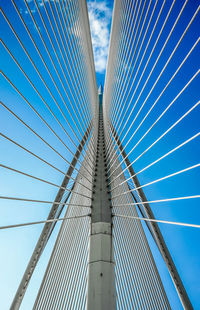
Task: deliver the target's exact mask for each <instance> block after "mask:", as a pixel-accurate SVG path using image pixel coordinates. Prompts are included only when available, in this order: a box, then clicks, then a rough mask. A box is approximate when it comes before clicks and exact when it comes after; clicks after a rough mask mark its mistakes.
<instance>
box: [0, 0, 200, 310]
mask: <svg viewBox="0 0 200 310" xmlns="http://www.w3.org/2000/svg"><path fill="white" fill-rule="evenodd" d="M16 3H17V5H18V8H19V10H20V13H21V14H22V16H23V18H24V19H25V21H26V23H27V25H28V27H29V29H30V30H31V33H32V34H33V37H34V39H35V40H38V42H40V43H39V46H40V48H41V52H42V55H43V56H44V58H45V60H46V62H47V65H48V67H49V68H50V70H51V71H52V70H53V66H52V63H51V61H50V59H49V58H48V55H47V52H46V51H45V48H44V46H43V45H42V42H41V40H40V38H39V36H38V34H37V31H36V29H35V26H34V25H33V23H32V20H31V18H30V16H29V13H28V11H27V8H26V6H25V4H24V2H23V1H22V0H19V1H16ZM38 3H39V7H40V9H41V10H44V7H43V5H42V2H41V1H39V2H38ZM169 3H171V2H170V1H169V2H167V7H169ZM28 4H29V6H30V9H31V12H32V13H33V16H35V18H36V22H38V23H39V21H40V18H39V15H38V14H37V12H36V9H35V7H34V4H33V1H32V0H29V1H28ZM180 6H181V3H180V2H178V1H177V4H176V7H175V9H174V16H175V15H176V14H177V12H179V10H180ZM196 6H197V4H196V3H195V2H194V1H189V4H188V7H187V9H186V10H185V11H184V15H183V19H182V20H181V22H180V24H178V27H177V32H176V33H175V35H174V37H173V40H174V42H176V40H177V38H178V37H179V36H180V33H181V29H182V28H183V27H184V26H185V25H186V23H187V21H188V19H189V18H190V16H191V14H192V12H193V11H194V8H195V7H196ZM2 8H3V10H4V11H5V13H6V15H7V16H8V18H9V19H10V20H11V21H12V24H13V26H14V27H15V29H16V30H17V33H20V34H21V36H20V38H21V40H22V41H23V43H24V44H25V46H26V47H27V50H28V51H29V53H30V55H31V57H32V58H33V59H34V61H35V62H36V64H37V66H38V67H39V68H40V70H41V72H42V75H43V76H44V79H45V80H46V81H47V83H48V85H49V87H50V88H51V89H53V94H54V95H55V97H56V98H59V100H60V102H61V106H62V108H63V109H65V106H64V102H63V101H62V100H61V99H60V97H59V96H58V95H57V93H56V89H55V87H54V85H53V83H52V81H51V79H50V78H49V75H48V72H47V70H46V69H45V67H44V64H43V63H42V61H41V60H39V58H38V55H37V52H36V50H35V48H34V46H33V44H32V42H31V41H30V39H29V38H28V35H27V33H26V31H25V29H24V27H23V25H22V23H21V21H20V20H19V18H18V17H17V14H16V12H15V10H14V8H13V6H12V3H11V1H7V0H2ZM112 8H113V1H88V13H89V18H90V27H91V34H92V43H93V50H94V60H95V69H96V78H97V85H99V84H104V80H105V70H106V63H107V55H108V48H109V36H110V29H111V18H112ZM0 18H1V25H2V27H1V30H0V31H1V37H2V40H3V41H4V42H5V43H6V45H7V46H8V48H9V49H10V50H11V51H12V52H13V53H14V56H15V57H16V59H17V60H18V62H19V63H22V64H23V68H24V70H25V72H26V73H27V74H28V75H29V76H30V77H31V80H32V81H33V83H34V84H35V85H36V86H37V88H38V90H39V91H40V92H41V94H42V96H43V97H44V98H45V100H46V101H47V102H48V103H49V105H50V107H51V108H52V109H53V112H54V113H55V115H56V116H57V117H58V119H59V120H60V121H61V123H62V124H63V123H64V120H63V118H62V116H61V115H60V112H59V111H58V109H57V108H56V107H55V102H54V101H53V100H52V98H51V97H50V95H49V93H48V92H47V90H46V89H45V87H44V85H43V84H42V83H41V81H40V79H39V78H38V76H37V75H36V74H35V71H34V68H33V67H32V66H31V65H30V62H29V60H28V59H27V57H26V55H25V53H24V52H23V51H22V49H21V47H20V44H19V43H18V42H17V40H16V38H14V35H13V34H12V31H11V30H10V28H9V27H8V25H7V23H6V22H5V20H4V18H3V17H2V15H1V16H0ZM45 21H46V23H47V24H48V19H47V17H45ZM172 21H173V17H172V18H171V21H170V22H172ZM198 27H199V25H198V23H197V22H195V23H194V25H193V28H192V30H191V33H190V35H188V37H186V40H185V41H184V42H183V45H182V46H181V47H180V50H179V52H178V53H177V54H176V57H175V58H174V59H173V62H172V63H171V64H170V67H169V69H168V71H167V74H165V75H164V77H163V80H162V83H161V84H160V86H159V87H160V88H161V87H163V86H162V85H164V84H163V83H165V81H167V78H168V75H169V74H170V72H172V70H173V68H174V67H176V66H177V65H178V63H179V61H180V59H181V57H182V56H181V55H182V54H184V53H185V51H188V47H189V48H190V47H191V45H192V43H193V42H194V40H195V38H196V37H197V35H198ZM169 28H170V24H169V25H168V26H167V29H169ZM40 29H41V31H42V33H43V34H44V38H45V40H46V41H47V42H48V47H50V42H49V41H48V36H47V35H46V34H45V29H44V28H43V27H42V25H40ZM73 30H74V31H75V30H76V29H73ZM192 31H193V32H192ZM166 33H167V31H166ZM166 33H165V34H164V37H166ZM192 33H193V34H192ZM50 34H51V37H52V40H53V43H54V45H55V46H57V45H56V44H57V43H56V40H55V38H54V36H53V33H52V31H51V33H50ZM77 38H78V34H77ZM173 40H172V45H171V47H170V48H172V47H173ZM59 42H60V39H59ZM159 44H161V43H159ZM169 50H170V49H169ZM62 51H63V53H64V49H62ZM60 53H61V51H59V55H60ZM157 54H158V52H156V54H155V55H154V58H153V60H152V63H153V61H155V59H156V55H157ZM52 57H53V60H54V62H55V64H56V66H57V67H59V66H58V62H57V60H56V56H55V54H54V53H52ZM69 57H70V55H69ZM165 57H167V52H166V54H165V55H164V56H163V60H162V61H161V63H160V65H159V68H160V67H162V64H163V62H164V60H165ZM0 62H1V68H2V70H3V72H5V74H6V75H8V77H9V78H10V80H11V81H13V82H14V84H15V85H16V87H17V88H19V89H20V91H22V92H23V95H24V96H25V97H26V98H27V99H28V100H29V101H30V102H31V103H32V104H33V106H34V107H35V108H36V109H37V110H38V111H39V112H40V113H41V115H42V116H43V117H44V118H45V120H46V121H47V122H48V123H49V124H51V126H52V128H54V129H55V130H56V132H58V134H59V135H60V137H61V138H62V139H64V140H65V141H66V144H67V146H68V147H69V148H70V149H71V151H72V152H74V151H75V149H76V148H75V145H77V144H78V140H77V139H76V136H75V134H74V133H73V132H71V131H70V128H69V125H67V124H65V126H66V129H67V131H69V132H70V134H71V136H72V139H73V141H74V142H75V145H73V143H72V141H70V139H69V138H68V137H67V136H66V135H65V133H64V132H63V130H62V129H61V128H60V126H58V124H57V122H56V121H55V119H54V117H52V115H51V114H50V113H49V112H48V109H47V108H46V107H45V106H44V104H43V103H42V101H41V99H40V98H38V96H37V94H36V93H35V91H34V90H33V89H32V87H31V86H30V84H29V83H28V82H27V80H26V79H25V77H24V76H23V74H22V73H20V70H19V69H18V68H17V66H16V65H15V64H14V62H13V60H12V59H11V57H10V56H9V55H8V53H7V52H6V50H5V48H4V47H3V46H1V59H0ZM198 63H199V48H198V49H197V50H195V52H194V53H193V55H192V57H191V58H190V60H189V62H188V63H187V64H186V66H185V67H184V72H183V74H180V75H179V76H178V79H177V80H176V82H175V83H174V84H173V87H172V88H170V89H169V91H168V93H167V94H166V95H165V100H163V101H162V103H163V105H162V106H158V108H157V109H156V110H155V112H154V113H153V117H152V121H153V120H154V119H155V118H156V117H157V116H158V115H159V114H160V112H161V111H162V109H163V107H165V106H166V105H167V102H168V101H169V100H168V98H170V99H171V98H173V96H174V95H175V94H176V92H177V90H179V89H181V87H182V85H184V83H185V82H186V81H187V80H188V77H191V76H192V74H193V73H194V71H195V70H196V68H197V64H198ZM62 64H63V65H64V61H63V60H62ZM159 68H158V70H159ZM68 69H69V70H71V69H70V67H69V68H68ZM59 70H60V69H59ZM157 72H158V71H156V73H157ZM59 73H60V74H61V76H62V78H63V80H64V76H63V75H62V72H61V70H60V71H59ZM156 73H155V76H156ZM147 74H148V72H147ZM53 77H54V79H55V81H56V83H57V84H58V85H59V86H60V88H61V89H62V85H61V82H60V80H59V79H58V77H57V75H56V74H54V75H53ZM72 80H73V79H72ZM68 82H69V85H72V82H71V81H68ZM0 85H1V100H2V102H3V103H4V104H5V105H6V106H8V107H9V108H10V109H12V110H13V111H14V112H15V113H16V114H17V115H18V116H19V117H21V118H22V119H23V120H25V121H26V122H27V123H28V124H29V125H30V126H31V127H33V128H36V129H37V130H38V132H39V134H40V135H42V136H43V137H44V138H45V139H47V141H49V142H50V143H51V144H52V145H53V146H54V147H55V148H56V149H57V150H58V151H59V152H60V153H61V154H62V155H63V156H65V158H66V159H67V160H69V161H71V159H72V154H70V152H69V151H67V150H66V148H65V147H64V145H63V144H62V143H61V142H59V141H58V140H57V139H56V137H55V136H54V134H53V133H50V132H49V130H48V128H46V126H45V125H44V123H43V122H42V121H41V120H39V119H38V117H37V116H36V115H35V113H33V111H32V110H31V109H30V107H28V106H27V103H26V102H24V101H23V100H22V98H21V97H20V95H19V94H17V93H16V91H15V90H14V89H13V88H12V87H11V85H10V84H9V83H8V82H7V81H6V80H5V79H4V78H3V77H2V76H1V77H0ZM198 85H199V79H197V80H195V82H194V83H193V84H192V86H191V88H190V89H188V90H187V91H186V92H185V93H184V96H183V97H181V98H180V99H179V101H178V103H179V105H178V104H177V105H176V106H175V107H174V108H173V109H172V110H171V111H170V113H169V114H167V115H166V117H165V118H164V119H163V120H162V122H161V124H160V125H159V126H158V127H156V128H155V129H154V130H153V131H152V133H151V134H150V135H149V136H148V138H147V139H146V140H145V141H144V143H143V144H142V145H141V146H140V147H138V148H137V149H136V151H135V153H134V154H132V155H131V156H130V160H133V159H134V158H135V157H136V156H137V155H139V154H140V153H141V151H143V150H144V149H145V147H147V146H148V145H149V144H150V143H151V142H152V141H153V139H154V136H155V135H156V137H157V136H159V135H160V134H162V132H163V131H164V130H165V129H167V128H168V127H169V126H170V124H172V123H173V122H174V121H176V119H177V118H178V117H179V116H181V115H182V114H183V112H184V111H186V110H187V109H188V108H189V107H191V105H192V104H193V103H194V101H195V100H198V99H199V86H198ZM65 87H66V89H67V90H68V89H69V86H68V85H67V84H66V83H65ZM159 87H158V89H157V90H156V94H158V93H159ZM149 88H150V86H148V89H149ZM77 89H78V87H75V88H74V91H73V93H72V94H71V93H70V92H69V91H68V94H69V98H70V99H71V100H72V96H73V95H74V96H76V93H77V91H78V90H77ZM148 89H147V90H148ZM61 94H62V95H63V98H64V99H65V100H68V99H67V97H66V95H65V94H64V91H63V90H62V92H61ZM191 94H192V95H191ZM151 102H152V100H151V101H150V103H151ZM150 103H149V104H150ZM182 103H183V104H182ZM183 106H184V108H183ZM69 109H70V112H71V113H72V115H73V117H74V119H75V120H76V123H77V127H76V128H74V131H75V133H76V135H77V136H78V137H80V134H79V131H80V132H81V133H82V132H83V129H84V128H82V127H83V126H84V125H83V122H82V120H81V114H82V112H81V111H79V113H78V117H76V115H74V112H73V109H72V108H69ZM83 109H84V107H83ZM145 111H146V110H145ZM86 112H87V111H86ZM199 117H200V113H199V108H198V109H196V110H195V111H194V112H193V113H192V114H191V116H190V117H189V118H188V119H187V120H186V121H185V122H184V123H183V124H182V123H181V124H180V126H178V128H177V129H176V132H172V133H170V135H169V137H167V140H164V141H162V142H161V143H160V144H158V145H157V146H155V148H154V149H153V151H151V152H149V153H148V154H146V155H145V156H144V158H143V159H142V160H139V161H138V162H137V163H136V164H135V166H134V168H135V170H136V171H139V170H140V169H142V168H143V167H144V166H146V165H147V164H148V163H150V162H151V161H153V160H155V159H156V158H158V157H159V156H161V155H162V154H164V153H165V152H167V151H168V150H169V149H170V148H173V147H175V146H176V145H177V144H178V143H179V142H180V141H182V140H184V139H186V138H187V137H188V138H189V137H190V136H191V135H192V134H194V133H195V132H197V131H198V130H199ZM140 120H141V119H140V118H139V119H138V123H139V121H140ZM70 121H72V120H71V118H70ZM130 121H131V120H130ZM150 124H151V121H149V120H147V123H146V124H145V126H144V128H142V131H141V132H140V133H139V135H138V136H137V138H138V139H139V138H140V136H141V135H142V133H144V132H145V129H147V128H148V126H149V125H150ZM136 125H137V124H136ZM0 131H1V132H3V133H4V134H7V135H8V136H9V137H11V138H12V139H14V140H16V141H18V142H19V143H21V144H22V145H25V146H27V148H30V149H31V150H32V151H33V152H35V153H38V154H40V156H41V157H44V158H46V159H47V160H49V161H50V162H52V163H53V164H56V166H57V167H58V168H59V169H60V170H62V171H65V170H66V162H65V161H63V160H62V159H61V158H60V157H59V156H58V155H57V154H55V153H54V152H53V151H52V150H50V149H49V148H48V147H47V146H46V145H44V144H43V143H42V142H41V141H39V140H38V138H37V137H35V136H34V135H33V134H30V132H29V130H28V129H26V128H25V127H24V126H22V124H21V123H20V122H19V121H18V120H16V118H15V117H14V116H12V115H11V114H10V113H9V111H8V110H6V109H5V108H4V107H3V106H2V105H1V106H0ZM128 138H129V136H128V137H127V139H126V140H125V142H126V141H127V140H128ZM166 141H167V143H165V142H166ZM0 143H1V151H0V163H2V164H4V165H6V166H10V167H13V168H15V169H18V170H22V171H25V172H27V173H30V174H34V175H37V176H38V177H40V178H44V179H47V180H49V181H51V182H53V183H56V184H58V185H59V184H61V182H62V179H63V175H62V174H60V173H58V172H57V171H55V169H52V168H50V167H48V166H45V165H44V164H43V163H42V162H39V161H38V160H37V159H35V158H33V157H31V156H30V155H29V154H26V153H24V151H22V150H20V149H19V148H18V147H16V146H14V145H12V144H11V143H10V142H9V141H6V140H5V139H3V138H0ZM128 150H129V149H128ZM199 155H200V149H199V139H198V140H197V141H196V140H195V141H193V142H192V143H191V144H190V145H188V146H187V147H186V148H185V149H184V150H180V151H178V152H177V153H176V154H175V156H174V157H173V158H170V157H169V158H168V159H166V160H165V161H164V162H163V164H161V165H158V166H155V167H152V168H151V169H150V170H149V171H146V172H145V173H142V174H141V175H140V181H141V183H142V184H145V183H148V182H150V181H152V180H155V179H157V178H159V177H162V176H163V175H166V174H169V173H172V172H174V171H177V170H180V169H183V168H185V167H187V166H189V165H191V164H195V163H198V162H199V157H200V156H199ZM79 166H80V165H78V167H79ZM0 174H1V178H0V188H1V195H5V196H18V197H27V198H30V197H31V198H34V199H44V200H52V201H53V200H54V197H55V195H56V193H57V188H56V187H49V185H47V184H44V183H40V182H38V181H34V180H32V179H29V178H27V177H25V176H21V175H19V174H15V173H12V172H10V171H9V170H6V169H3V168H0ZM75 175H76V173H75ZM199 176H200V174H199V169H197V170H193V171H192V172H190V173H186V174H185V175H184V177H182V176H179V177H176V178H174V179H170V180H166V181H164V182H161V183H159V185H157V184H155V185H153V186H149V187H146V190H145V193H146V195H147V197H148V199H149V200H152V199H155V197H156V198H157V199H159V198H161V199H162V198H167V197H175V196H185V195H192V194H194V195H195V194H198V193H199ZM178 181H179V182H178ZM177 183H178V184H179V186H178V187H177ZM0 208H1V220H0V225H7V224H13V223H23V222H29V221H34V220H35V221H37V220H41V219H46V217H47V216H48V213H49V210H50V206H49V205H42V204H37V206H36V205H35V204H33V203H28V204H27V203H25V202H17V201H7V200H0ZM152 208H153V211H154V213H155V215H156V217H158V218H160V219H168V220H173V221H182V222H190V223H196V224H199V214H200V213H199V202H198V201H196V200H195V201H185V202H176V203H173V202H171V203H165V204H164V206H163V207H157V206H155V205H152ZM59 227H60V223H59V224H57V225H56V229H55V232H54V233H53V235H52V238H51V240H50V242H49V244H48V246H47V248H46V250H45V252H44V253H43V256H42V257H41V262H40V264H39V266H38V268H36V271H35V274H34V275H33V279H32V282H31V285H30V287H29V288H28V290H27V294H26V296H25V298H24V302H23V304H22V309H26V310H27V309H29V307H30V304H31V303H32V302H33V301H34V298H35V296H36V294H37V290H38V285H39V283H40V281H41V280H42V277H43V274H44V271H45V267H46V264H47V260H48V258H49V255H50V252H51V249H52V248H53V244H54V241H55V238H56V234H57V232H58V229H59ZM160 228H161V231H162V232H163V235H164V237H165V238H166V242H167V245H168V246H169V249H170V250H171V252H172V257H173V259H174V261H175V263H176V265H177V268H178V270H179V272H180V275H181V276H182V278H183V281H184V284H185V287H186V289H187V291H188V293H189V296H190V297H191V300H192V302H193V303H194V306H195V309H198V306H199V295H200V285H199V278H200V264H199V257H200V252H199V251H200V250H199V247H198V243H199V238H200V231H199V230H198V229H192V228H191V229H190V228H182V227H181V228H180V227H176V226H170V225H164V224H162V225H160ZM41 230H42V225H34V226H29V227H25V228H18V229H15V230H12V229H11V230H5V231H3V230H1V231H0V249H1V257H0V266H1V269H0V275H1V279H2V280H1V283H0V292H1V293H0V294H1V307H2V309H3V310H4V309H8V308H9V305H10V303H11V301H12V299H13V296H14V294H15V292H16V289H17V287H18V284H19V281H20V279H21V277H22V275H23V271H24V268H25V266H26V264H27V261H28V259H29V257H30V255H31V254H32V251H33V249H34V246H35V243H36V241H37V238H38V237H39V235H40V232H41ZM149 238H150V237H149ZM151 245H152V248H153V252H154V254H155V257H156V259H157V261H158V262H159V263H160V264H161V269H160V270H161V274H162V277H163V278H164V279H165V280H166V286H167V287H168V289H169V292H170V294H171V295H170V296H171V297H170V298H171V300H172V301H173V306H174V307H173V309H181V306H180V303H179V301H178V299H177V297H176V293H175V291H174V289H173V285H172V283H171V280H170V278H169V276H168V273H167V270H166V268H165V266H164V264H163V263H162V260H161V258H160V256H159V253H158V251H157V250H156V248H155V245H154V244H153V242H152V241H151Z"/></svg>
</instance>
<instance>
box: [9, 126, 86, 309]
mask: <svg viewBox="0 0 200 310" xmlns="http://www.w3.org/2000/svg"><path fill="white" fill-rule="evenodd" d="M91 129H92V126H91V124H90V125H89V126H88V128H87V130H86V132H85V135H84V136H83V139H82V141H81V143H80V144H79V146H78V148H77V151H76V153H75V155H74V158H73V159H72V162H71V165H70V166H69V168H68V170H67V173H66V175H65V177H64V179H63V182H62V184H61V188H60V189H59V191H58V193H57V196H56V198H55V202H56V204H53V205H52V207H51V210H50V213H49V216H48V218H47V220H51V219H55V218H57V217H58V214H60V213H61V212H60V211H61V210H59V212H57V211H58V208H59V205H58V204H57V203H58V202H61V200H62V198H63V195H64V193H65V188H66V187H67V185H68V182H69V181H70V178H71V176H72V173H73V171H74V167H75V166H76V164H77V161H78V158H79V156H80V154H81V152H82V149H83V147H84V144H85V142H86V141H87V139H88V137H89V134H90V132H91ZM63 207H64V206H63ZM61 208H62V207H61ZM54 227H55V223H53V222H52V223H46V224H45V225H44V228H43V230H42V232H41V235H40V237H39V240H38V242H37V244H36V247H35V249H34V251H33V254H32V256H31V258H30V261H29V263H28V266H27V268H26V270H25V273H24V275H23V278H22V280H21V283H20V285H19V287H18V290H17V292H16V295H15V298H14V299H13V302H12V305H11V307H10V310H18V309H19V307H20V305H21V302H22V300H23V297H24V294H25V292H26V289H27V286H28V284H29V281H30V279H31V276H32V274H33V272H34V270H35V267H36V265H37V263H38V261H39V258H40V256H41V254H42V252H43V250H44V248H45V246H46V244H47V241H48V239H49V237H50V235H51V233H52V231H53V229H54Z"/></svg>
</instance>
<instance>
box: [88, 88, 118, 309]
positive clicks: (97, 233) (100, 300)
mask: <svg viewBox="0 0 200 310" xmlns="http://www.w3.org/2000/svg"><path fill="white" fill-rule="evenodd" d="M100 95H101V94H100ZM99 97H100V96H99ZM99 99H100V106H99V112H100V113H99V132H98V142H97V156H96V166H95V175H94V181H93V194H92V212H91V235H90V245H89V246H90V250H89V263H88V289H87V310H94V309H95V310H114V309H116V298H115V281H114V259H113V246H112V214H111V201H110V200H111V199H110V193H109V191H108V187H107V165H106V156H105V142H104V129H103V117H102V102H101V99H102V97H100V98H99Z"/></svg>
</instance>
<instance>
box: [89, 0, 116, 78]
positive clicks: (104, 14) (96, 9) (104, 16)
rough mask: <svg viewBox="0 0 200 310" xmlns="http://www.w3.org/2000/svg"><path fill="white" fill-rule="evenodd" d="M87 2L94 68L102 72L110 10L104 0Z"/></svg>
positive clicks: (105, 57)
mask: <svg viewBox="0 0 200 310" xmlns="http://www.w3.org/2000/svg"><path fill="white" fill-rule="evenodd" d="M87 4H88V13H89V20H90V29H91V35H92V45H93V51H94V61H95V68H96V71H97V72H99V73H103V72H104V71H105V69H106V62H107V55H108V47H109V37H110V23H111V17H112V10H111V8H110V7H109V6H108V3H107V1H105V0H104V1H92V0H89V1H88V2H87Z"/></svg>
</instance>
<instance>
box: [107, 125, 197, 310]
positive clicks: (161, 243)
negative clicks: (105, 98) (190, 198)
mask: <svg viewBox="0 0 200 310" xmlns="http://www.w3.org/2000/svg"><path fill="white" fill-rule="evenodd" d="M110 128H111V132H112V134H113V137H114V138H115V141H116V144H117V146H118V148H119V150H120V152H121V155H122V157H123V158H124V162H125V164H126V166H127V168H128V171H129V173H130V175H131V177H132V181H133V183H134V185H135V188H138V189H137V193H138V195H139V197H140V199H141V201H142V202H147V201H148V200H147V198H146V195H145V193H144V191H143V189H142V187H141V185H140V182H139V180H138V178H137V176H136V175H135V171H134V170H133V167H132V165H131V163H130V160H129V158H128V156H127V154H126V151H125V150H124V148H123V146H122V144H121V141H120V139H119V137H118V135H117V133H116V131H115V129H114V127H113V126H112V124H110ZM142 206H143V208H144V210H145V212H146V215H147V218H149V219H155V216H154V214H153V211H152V210H151V207H150V205H149V204H148V203H145V204H142ZM149 224H150V227H151V229H152V232H153V234H154V239H155V241H156V244H157V246H158V248H159V250H160V253H161V254H162V257H163V259H164V261H165V263H166V265H167V268H168V270H169V273H170V275H171V278H172V281H173V283H174V286H175V288H176V291H177V293H178V295H179V298H180V301H181V303H182V306H183V308H184V309H186V310H192V309H193V307H192V304H191V302H190V299H189V297H188V295H187V292H186V290H185V288H184V285H183V282H182V280H181V278H180V276H179V273H178V271H177V269H176V266H175V264H174V262H173V259H172V257H171V254H170V252H169V250H168V248H167V245H166V243H165V240H164V238H163V236H162V233H161V231H160V229H159V226H158V224H157V223H156V222H149Z"/></svg>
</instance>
